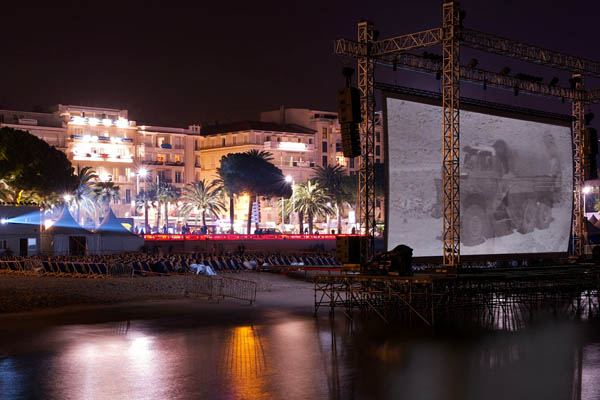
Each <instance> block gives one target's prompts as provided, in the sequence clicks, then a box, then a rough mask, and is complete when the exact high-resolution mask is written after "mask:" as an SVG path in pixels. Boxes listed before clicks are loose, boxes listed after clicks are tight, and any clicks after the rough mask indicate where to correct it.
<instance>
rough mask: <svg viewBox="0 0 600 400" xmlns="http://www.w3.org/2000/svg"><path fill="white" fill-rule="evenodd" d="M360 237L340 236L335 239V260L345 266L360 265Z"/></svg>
mask: <svg viewBox="0 0 600 400" xmlns="http://www.w3.org/2000/svg"><path fill="white" fill-rule="evenodd" d="M360 240H361V237H360V236H344V235H338V236H337V237H336V239H335V258H336V260H337V261H339V262H341V263H343V264H360Z"/></svg>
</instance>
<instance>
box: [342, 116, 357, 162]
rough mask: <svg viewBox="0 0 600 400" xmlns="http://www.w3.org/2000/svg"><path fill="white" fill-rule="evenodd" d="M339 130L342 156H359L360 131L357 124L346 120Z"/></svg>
mask: <svg viewBox="0 0 600 400" xmlns="http://www.w3.org/2000/svg"><path fill="white" fill-rule="evenodd" d="M341 132H342V152H343V153H344V157H348V158H354V157H358V156H360V131H359V129H358V124H355V123H352V122H346V123H344V124H342V125H341Z"/></svg>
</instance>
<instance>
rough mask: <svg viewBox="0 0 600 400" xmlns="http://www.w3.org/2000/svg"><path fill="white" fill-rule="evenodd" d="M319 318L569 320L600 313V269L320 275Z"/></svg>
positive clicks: (496, 324)
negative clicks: (541, 314) (542, 316)
mask: <svg viewBox="0 0 600 400" xmlns="http://www.w3.org/2000/svg"><path fill="white" fill-rule="evenodd" d="M314 289H315V297H314V299H315V303H314V306H315V309H314V310H315V315H316V314H317V313H318V312H319V310H322V309H327V310H328V311H329V312H330V315H331V316H334V315H335V311H336V310H340V311H343V312H344V313H345V314H346V316H348V317H350V318H352V317H353V315H354V313H355V312H359V313H360V314H362V315H363V316H366V317H368V316H372V317H376V318H379V319H381V320H382V321H384V322H391V321H392V320H404V321H406V322H408V323H410V322H413V321H421V322H422V323H425V324H427V325H429V326H433V325H436V324H440V323H442V324H443V323H450V324H453V323H457V322H471V323H474V324H477V325H480V326H483V327H486V328H492V329H502V330H516V329H519V328H521V327H523V326H524V325H526V324H527V321H531V320H532V318H533V317H534V316H535V314H536V312H537V311H553V312H555V313H559V312H560V313H561V314H566V315H568V316H570V317H573V316H574V317H576V318H579V317H583V318H590V317H593V316H597V315H600V307H599V301H600V299H599V297H600V270H598V268H596V267H594V266H563V267H545V268H532V269H528V270H522V271H519V270H511V269H509V270H501V271H486V272H479V273H476V274H468V273H466V274H462V275H460V276H459V277H457V278H455V279H452V278H449V277H447V276H443V275H439V274H415V275H414V276H411V277H399V276H373V275H354V274H351V275H350V274H348V275H346V274H341V275H318V276H316V277H315V287H314Z"/></svg>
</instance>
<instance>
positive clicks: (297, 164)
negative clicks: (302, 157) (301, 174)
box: [291, 161, 315, 168]
mask: <svg viewBox="0 0 600 400" xmlns="http://www.w3.org/2000/svg"><path fill="white" fill-rule="evenodd" d="M291 166H292V167H301V168H314V167H315V162H314V161H293V162H292V165H291Z"/></svg>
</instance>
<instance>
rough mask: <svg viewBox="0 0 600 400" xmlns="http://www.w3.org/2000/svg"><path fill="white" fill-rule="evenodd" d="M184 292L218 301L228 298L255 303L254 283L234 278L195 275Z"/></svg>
mask: <svg viewBox="0 0 600 400" xmlns="http://www.w3.org/2000/svg"><path fill="white" fill-rule="evenodd" d="M186 292H187V293H192V294H201V295H205V296H208V298H209V299H215V300H219V299H224V298H225V297H229V298H232V299H238V300H243V301H248V302H249V303H250V304H253V303H254V302H255V301H256V282H253V281H247V280H244V279H236V278H222V277H210V276H204V275H196V276H193V277H190V279H189V281H188V283H187V288H186Z"/></svg>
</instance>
